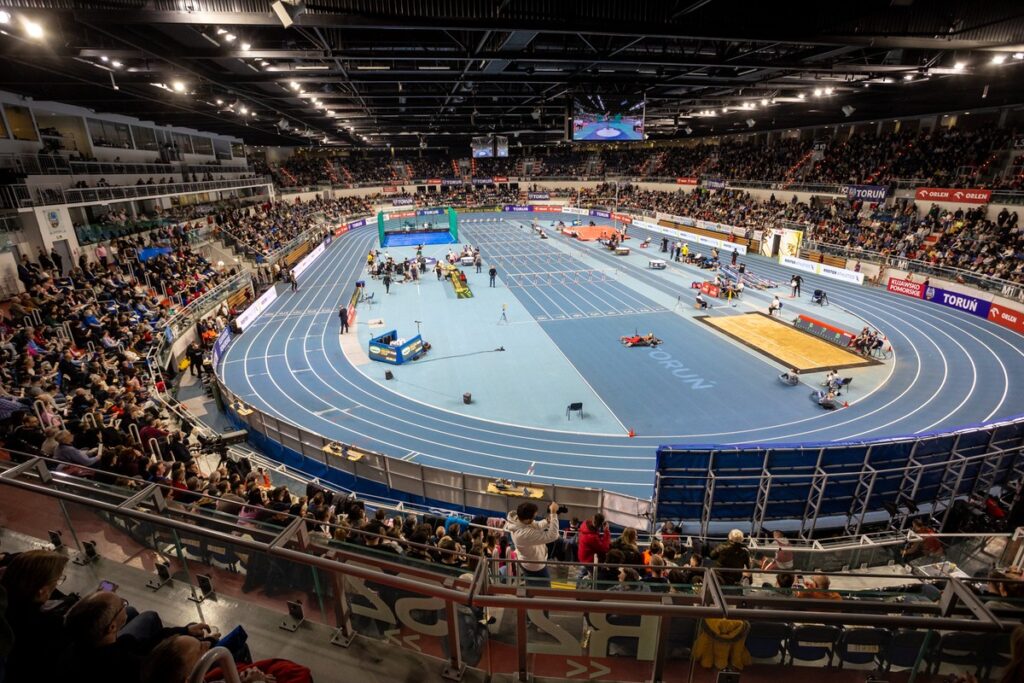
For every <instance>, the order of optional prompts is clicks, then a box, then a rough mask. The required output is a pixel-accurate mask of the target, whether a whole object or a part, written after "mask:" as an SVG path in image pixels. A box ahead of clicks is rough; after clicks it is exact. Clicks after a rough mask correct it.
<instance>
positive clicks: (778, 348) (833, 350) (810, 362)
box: [697, 312, 878, 372]
mask: <svg viewBox="0 0 1024 683" xmlns="http://www.w3.org/2000/svg"><path fill="white" fill-rule="evenodd" d="M697 319H698V320H700V321H701V322H702V323H704V324H705V325H708V326H709V327H713V328H714V329H716V330H718V331H719V332H721V333H722V334H724V335H726V336H728V337H729V338H731V339H735V340H736V341H738V342H739V343H741V344H743V345H744V346H747V347H749V348H751V349H754V350H755V351H757V352H758V353H761V354H764V355H765V356H768V357H769V358H771V359H772V360H774V361H775V362H776V363H780V364H782V365H784V366H786V367H787V368H796V369H797V370H799V371H800V372H822V371H825V370H830V369H835V370H839V369H842V368H856V367H861V366H864V365H877V364H878V361H877V360H875V359H873V358H865V357H864V356H861V355H860V354H858V353H854V352H852V351H847V350H846V349H844V348H842V347H841V346H836V345H835V344H832V343H829V342H827V341H825V340H824V339H819V338H818V337H815V336H814V335H813V334H810V333H809V332H804V331H803V330H799V329H797V328H795V327H793V326H792V325H789V324H787V323H785V322H783V321H782V320H779V319H778V318H775V317H773V316H769V315H766V314H764V313H760V312H752V313H743V314H740V315H729V316H721V317H714V318H712V317H710V316H698V317H697Z"/></svg>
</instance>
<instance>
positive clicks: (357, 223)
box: [348, 218, 366, 230]
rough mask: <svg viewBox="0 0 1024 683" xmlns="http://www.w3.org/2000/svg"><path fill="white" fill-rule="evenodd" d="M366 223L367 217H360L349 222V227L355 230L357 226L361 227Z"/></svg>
mask: <svg viewBox="0 0 1024 683" xmlns="http://www.w3.org/2000/svg"><path fill="white" fill-rule="evenodd" d="M365 225H366V219H365V218H360V219H359V220H357V221H352V222H351V223H349V224H348V229H349V230H355V229H356V228H361V227H363V226H365Z"/></svg>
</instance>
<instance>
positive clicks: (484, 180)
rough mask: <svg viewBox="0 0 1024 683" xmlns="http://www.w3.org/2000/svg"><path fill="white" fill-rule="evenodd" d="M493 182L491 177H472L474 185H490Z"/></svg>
mask: <svg viewBox="0 0 1024 683" xmlns="http://www.w3.org/2000/svg"><path fill="white" fill-rule="evenodd" d="M493 182H494V181H493V180H492V179H491V178H473V184H474V185H491V184H493Z"/></svg>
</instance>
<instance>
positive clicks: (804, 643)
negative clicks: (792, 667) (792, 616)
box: [786, 625, 840, 666]
mask: <svg viewBox="0 0 1024 683" xmlns="http://www.w3.org/2000/svg"><path fill="white" fill-rule="evenodd" d="M839 633H840V628H839V627H838V626H818V625H806V626H797V627H796V628H794V629H793V635H791V636H790V637H789V640H788V641H787V644H786V649H787V651H788V652H789V663H790V664H792V663H793V660H795V659H799V660H800V661H802V662H817V661H820V660H822V659H828V666H832V657H833V656H834V655H835V646H836V641H837V640H839Z"/></svg>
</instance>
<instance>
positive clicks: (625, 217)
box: [609, 211, 633, 225]
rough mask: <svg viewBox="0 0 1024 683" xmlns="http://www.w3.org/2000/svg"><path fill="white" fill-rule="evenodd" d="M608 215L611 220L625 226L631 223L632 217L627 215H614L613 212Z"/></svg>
mask: <svg viewBox="0 0 1024 683" xmlns="http://www.w3.org/2000/svg"><path fill="white" fill-rule="evenodd" d="M609 215H610V216H611V219H612V220H613V221H621V222H622V223H626V224H627V225H628V224H630V223H632V222H633V217H632V216H630V215H629V214H628V213H615V212H614V211H613V212H612V213H611V214H609Z"/></svg>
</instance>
